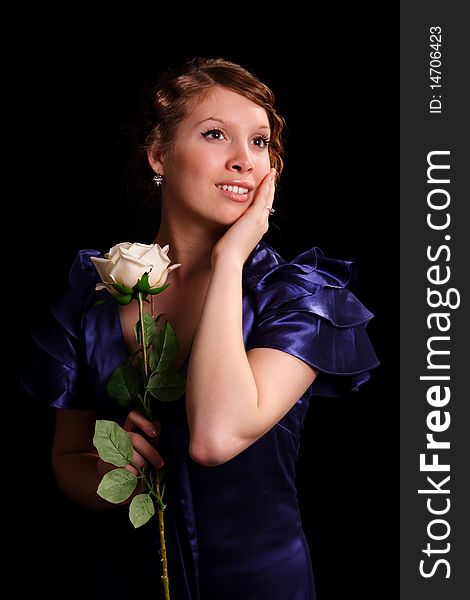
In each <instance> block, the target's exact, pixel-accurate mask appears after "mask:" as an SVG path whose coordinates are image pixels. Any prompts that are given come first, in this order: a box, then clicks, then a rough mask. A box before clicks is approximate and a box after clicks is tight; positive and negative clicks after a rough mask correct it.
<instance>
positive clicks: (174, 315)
mask: <svg viewBox="0 0 470 600" xmlns="http://www.w3.org/2000/svg"><path fill="white" fill-rule="evenodd" d="M202 304H203V301H202V298H201V296H200V295H199V296H198V295H193V296H192V297H191V301H189V300H188V299H187V298H184V297H178V298H176V297H170V296H169V295H168V296H167V297H166V298H163V294H162V296H161V298H160V297H159V295H157V296H154V297H153V302H148V303H145V304H144V312H146V313H149V314H150V315H152V317H153V318H156V317H157V316H158V315H161V317H160V319H159V321H158V328H160V327H161V326H163V325H164V324H165V322H166V321H168V322H169V323H170V324H171V326H172V328H173V329H174V331H175V334H176V338H177V340H178V345H179V348H178V352H177V354H176V357H175V360H174V362H173V367H174V368H175V369H177V370H179V369H180V367H181V365H182V364H183V362H184V360H185V358H186V357H187V355H188V353H189V351H190V348H191V345H192V342H193V338H194V334H195V332H196V329H197V326H198V324H199V320H200V317H201V312H202ZM119 318H120V321H121V328H122V334H123V338H124V343H125V345H126V348H127V351H128V353H129V355H131V354H132V353H134V352H135V351H136V350H137V349H138V344H137V340H136V337H135V324H136V323H137V321H138V319H139V313H138V306H137V303H136V302H131V303H130V304H128V305H127V306H123V307H120V308H119Z"/></svg>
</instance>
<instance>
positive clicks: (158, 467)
mask: <svg viewBox="0 0 470 600" xmlns="http://www.w3.org/2000/svg"><path fill="white" fill-rule="evenodd" d="M164 464H165V463H164V462H163V460H162V459H160V460H157V469H161V468H162V467H163V465H164Z"/></svg>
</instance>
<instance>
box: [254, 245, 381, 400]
mask: <svg viewBox="0 0 470 600" xmlns="http://www.w3.org/2000/svg"><path fill="white" fill-rule="evenodd" d="M245 267H246V268H245V269H244V283H245V285H246V286H247V287H248V288H250V289H251V291H252V293H253V295H254V299H255V306H256V309H255V310H256V316H255V321H254V326H253V330H252V332H251V334H250V336H249V339H248V342H247V346H246V349H247V350H250V349H252V348H257V347H263V348H276V349H278V350H283V351H284V352H288V353H289V354H292V355H293V356H296V357H297V358H300V359H301V360H303V361H304V362H306V363H307V364H309V365H310V366H312V367H314V368H315V369H317V370H318V371H319V374H318V376H317V377H316V379H315V381H314V382H313V384H312V386H311V387H310V388H309V390H307V392H308V395H317V396H340V395H343V394H346V393H348V392H349V391H351V390H354V391H357V390H358V387H359V386H360V385H361V384H362V383H364V382H365V381H367V380H368V379H369V378H370V371H371V369H373V368H375V367H377V366H378V365H379V361H378V359H377V356H376V354H375V352H374V349H373V347H372V344H371V342H370V339H369V337H368V335H367V332H366V328H367V324H368V322H369V321H370V319H372V317H373V314H372V313H371V312H369V311H368V310H367V308H366V307H365V306H364V305H363V304H361V302H360V301H359V300H358V299H357V298H356V296H355V295H354V294H353V293H352V292H351V291H350V290H349V289H348V287H347V286H348V284H350V282H351V280H352V278H353V277H354V264H353V263H351V262H347V261H339V260H335V259H330V258H326V257H325V256H324V254H323V253H322V251H321V250H320V249H318V248H315V247H314V248H311V249H309V250H307V251H305V252H303V253H302V254H300V255H299V256H297V257H296V258H294V259H293V260H291V261H284V260H283V259H282V258H281V257H280V256H279V254H278V253H277V252H276V251H275V250H274V249H273V248H271V247H270V246H269V245H268V244H266V243H265V242H260V244H259V245H258V246H257V248H256V249H255V252H254V253H252V255H251V256H250V257H249V259H248V261H247V263H246V265H245Z"/></svg>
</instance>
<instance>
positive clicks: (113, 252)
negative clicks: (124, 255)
mask: <svg viewBox="0 0 470 600" xmlns="http://www.w3.org/2000/svg"><path fill="white" fill-rule="evenodd" d="M131 246H132V244H131V243H130V242H121V243H120V244H116V245H115V246H113V247H112V248H111V249H110V251H109V252H108V253H107V254H105V257H106V258H108V259H110V260H112V261H113V262H114V258H115V256H116V255H117V256H121V252H120V250H125V249H127V248H130V247H131Z"/></svg>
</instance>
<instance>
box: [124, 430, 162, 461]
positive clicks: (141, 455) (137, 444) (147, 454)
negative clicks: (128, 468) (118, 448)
mask: <svg viewBox="0 0 470 600" xmlns="http://www.w3.org/2000/svg"><path fill="white" fill-rule="evenodd" d="M129 437H130V438H131V441H132V446H133V447H134V463H135V464H136V465H137V466H138V467H141V468H142V467H143V466H144V464H145V463H146V462H148V463H150V464H152V465H155V466H156V467H157V469H161V468H162V467H163V459H162V457H161V456H160V453H159V452H158V451H157V450H156V449H155V448H154V447H153V446H152V444H151V443H150V442H149V441H147V440H146V439H145V438H144V437H142V436H141V435H140V434H138V433H135V432H133V431H130V432H129Z"/></svg>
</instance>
